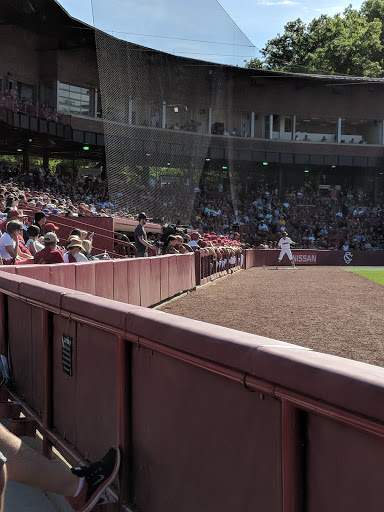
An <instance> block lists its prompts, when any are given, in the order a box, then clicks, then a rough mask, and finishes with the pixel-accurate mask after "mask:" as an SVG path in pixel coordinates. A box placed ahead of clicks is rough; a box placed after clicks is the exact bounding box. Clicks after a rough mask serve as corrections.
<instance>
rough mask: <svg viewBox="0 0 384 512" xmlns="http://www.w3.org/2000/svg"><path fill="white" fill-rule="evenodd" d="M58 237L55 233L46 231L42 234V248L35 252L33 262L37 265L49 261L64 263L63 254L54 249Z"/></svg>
mask: <svg viewBox="0 0 384 512" xmlns="http://www.w3.org/2000/svg"><path fill="white" fill-rule="evenodd" d="M57 242H58V238H57V236H56V235H55V233H46V234H45V235H44V249H42V250H41V251H39V252H37V253H36V254H35V256H34V258H33V262H34V263H35V264H38V265H42V264H47V265H49V264H51V263H64V258H63V255H62V254H61V252H60V251H58V250H57V249H56V247H57Z"/></svg>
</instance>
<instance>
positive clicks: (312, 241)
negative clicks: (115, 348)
mask: <svg viewBox="0 0 384 512" xmlns="http://www.w3.org/2000/svg"><path fill="white" fill-rule="evenodd" d="M383 204H384V203H383V197H381V196H380V197H378V199H377V201H375V202H373V201H372V200H371V199H370V198H369V197H368V196H367V194H366V193H365V192H364V191H363V190H362V189H358V190H337V189H326V190H319V189H317V190H315V189H311V188H309V187H305V188H301V189H294V188H291V189H290V190H286V191H285V192H284V193H283V194H278V191H277V190H276V189H272V188H271V187H268V186H267V185H266V186H265V187H260V188H258V189H256V190H254V191H253V192H252V193H249V194H244V195H241V194H239V193H237V194H235V195H234V196H233V195H232V194H231V193H228V191H224V190H223V186H222V185H221V186H219V187H217V188H216V190H213V189H212V188H210V187H204V189H203V190H200V189H199V188H196V189H195V202H194V207H193V210H192V215H191V223H190V225H189V226H188V228H189V229H190V231H192V232H197V233H199V234H200V235H202V236H203V238H202V240H200V244H202V245H203V247H200V248H201V249H205V246H204V244H206V243H208V246H209V248H212V246H213V247H215V246H217V245H220V244H221V245H222V246H226V245H228V242H229V241H232V240H234V239H235V238H234V235H233V234H234V233H235V232H238V233H240V234H241V240H242V242H244V243H245V244H246V246H247V247H251V246H252V247H270V248H274V247H276V244H277V241H278V239H279V237H280V234H281V232H282V231H288V233H289V236H290V237H291V238H292V239H293V240H294V241H295V242H296V244H297V245H296V247H298V248H304V249H305V248H318V249H342V250H345V251H347V250H384V229H383V227H384V226H383V223H384V208H383ZM0 206H1V207H2V210H1V211H2V212H4V213H7V212H8V210H16V211H17V210H18V209H20V210H23V208H24V209H25V208H32V209H37V210H40V211H41V212H42V213H44V215H45V216H49V215H51V214H52V215H62V216H66V217H73V216H76V217H88V216H101V217H103V216H107V217H110V216H116V217H125V218H127V219H129V220H137V212H135V211H134V212H131V213H130V212H129V211H128V209H126V210H123V209H120V210H117V208H116V205H113V204H111V203H110V202H108V186H107V181H106V180H101V178H100V177H88V176H79V175H77V173H76V172H75V171H74V170H73V169H71V168H68V167H65V166H63V167H58V168H57V170H56V173H55V174H52V173H51V172H50V171H48V170H44V169H43V168H42V167H38V166H35V167H34V168H33V169H32V170H31V172H29V173H23V170H22V168H21V166H19V165H17V164H13V163H7V162H4V161H3V162H0ZM165 210H166V208H165ZM10 213H11V214H12V212H10ZM171 213H174V212H173V210H172V205H171V204H170V205H169V215H170V216H171ZM173 217H174V215H173ZM11 220H21V219H17V218H16V219H11ZM163 220H164V222H166V221H167V220H169V219H167V218H166V217H165V218H164V219H163ZM171 220H175V219H174V218H172V219H171ZM0 231H1V232H2V233H5V231H6V222H4V220H3V222H2V224H0ZM171 234H172V235H173V236H176V235H175V233H171ZM43 235H44V233H43V232H40V233H39V236H38V238H37V239H36V241H37V242H38V243H40V244H41V243H42V239H41V237H42V236H43ZM111 235H112V234H111ZM122 236H124V235H121V236H117V238H119V239H120V240H121V241H122V242H126V244H127V245H125V244H120V243H119V242H118V241H116V252H117V253H118V254H120V255H121V256H131V255H133V251H132V250H130V247H129V242H130V240H129V239H128V238H126V240H124V239H122ZM177 236H183V237H184V238H183V241H182V242H183V244H184V245H182V247H184V246H188V245H189V240H187V239H186V238H187V237H188V236H190V235H188V234H187V233H184V234H183V233H178V234H177ZM235 240H236V241H238V240H237V239H235ZM27 241H28V240H25V242H27ZM131 241H132V240H131ZM31 243H32V242H30V243H29V245H31ZM163 245H164V244H163ZM235 245H236V244H235ZM176 246H177V244H176ZM170 247H175V243H174V241H173V243H172V244H171V245H170ZM182 247H179V248H176V251H177V252H182V251H183V249H182ZM26 249H28V247H26ZM40 249H41V247H40ZM165 250H166V247H162V246H161V243H159V241H157V245H156V248H155V247H153V248H151V251H152V252H153V251H155V254H161V253H164V252H165ZM169 250H172V249H169ZM185 250H188V247H185ZM30 252H31V251H30ZM32 256H33V248H32Z"/></svg>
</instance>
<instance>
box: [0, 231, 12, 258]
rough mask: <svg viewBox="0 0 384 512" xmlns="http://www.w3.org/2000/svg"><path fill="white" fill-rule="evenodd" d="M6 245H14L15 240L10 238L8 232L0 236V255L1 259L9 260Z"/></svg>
mask: <svg viewBox="0 0 384 512" xmlns="http://www.w3.org/2000/svg"><path fill="white" fill-rule="evenodd" d="M7 246H13V248H15V247H16V241H15V240H13V239H12V237H11V235H9V234H8V233H4V234H3V235H2V236H1V238H0V256H1V257H2V258H3V260H9V259H10V258H11V256H10V254H9V252H8V251H7V249H6V247H7Z"/></svg>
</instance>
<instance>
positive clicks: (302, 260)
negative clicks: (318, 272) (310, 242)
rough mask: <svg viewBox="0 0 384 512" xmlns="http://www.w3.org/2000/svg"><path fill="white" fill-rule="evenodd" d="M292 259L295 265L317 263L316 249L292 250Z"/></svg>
mask: <svg viewBox="0 0 384 512" xmlns="http://www.w3.org/2000/svg"><path fill="white" fill-rule="evenodd" d="M293 261H294V262H295V264H296V265H317V251H303V250H301V251H300V252H293Z"/></svg>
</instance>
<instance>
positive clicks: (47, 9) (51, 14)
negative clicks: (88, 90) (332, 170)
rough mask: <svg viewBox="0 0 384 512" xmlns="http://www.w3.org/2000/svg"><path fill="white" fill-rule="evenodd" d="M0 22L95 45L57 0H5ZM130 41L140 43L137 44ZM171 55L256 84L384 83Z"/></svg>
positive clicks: (64, 44)
mask: <svg viewBox="0 0 384 512" xmlns="http://www.w3.org/2000/svg"><path fill="white" fill-rule="evenodd" d="M0 24H3V25H4V24H13V25H17V26H22V27H24V28H26V29H28V30H32V31H34V32H36V33H38V34H40V35H45V36H49V37H50V38H54V39H56V41H57V47H58V48H61V49H65V48H74V47H79V46H80V47H84V46H89V47H92V48H94V47H95V36H94V27H92V26H90V25H87V24H86V23H83V22H81V21H79V20H77V19H75V18H73V17H71V16H70V15H69V14H68V13H67V11H66V10H65V9H64V8H63V7H62V6H61V5H60V4H59V3H58V2H57V1H56V0H2V3H1V10H0ZM111 37H112V36H111ZM127 44H132V45H133V46H138V45H136V44H134V43H127ZM150 50H151V51H153V52H154V53H158V54H161V53H162V52H159V51H158V50H156V49H150ZM168 58H171V59H174V60H175V61H176V62H178V63H179V65H181V66H183V65H184V66H188V67H189V66H199V67H202V66H208V67H210V68H212V69H214V68H220V69H224V70H226V71H227V72H228V74H231V75H233V74H236V75H246V76H247V77H249V78H250V79H251V81H252V82H253V83H254V85H256V86H263V85H269V84H270V83H271V81H294V82H295V83H296V84H297V86H298V87H300V86H303V87H304V86H307V85H309V84H310V83H312V84H314V83H317V84H319V85H320V84H322V85H328V86H359V85H360V86H363V85H368V86H370V87H375V88H376V87H382V86H383V85H384V79H383V78H371V77H353V76H343V75H325V74H323V75H321V74H314V73H312V74H311V73H290V72H284V71H272V70H266V69H245V68H239V67H237V66H230V65H225V64H217V63H213V62H207V61H200V60H196V59H192V58H186V57H176V56H173V55H168Z"/></svg>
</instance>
